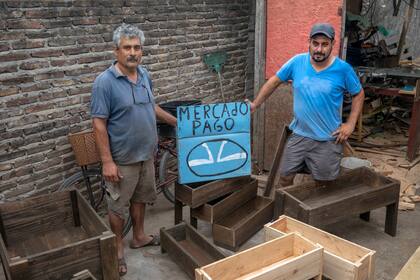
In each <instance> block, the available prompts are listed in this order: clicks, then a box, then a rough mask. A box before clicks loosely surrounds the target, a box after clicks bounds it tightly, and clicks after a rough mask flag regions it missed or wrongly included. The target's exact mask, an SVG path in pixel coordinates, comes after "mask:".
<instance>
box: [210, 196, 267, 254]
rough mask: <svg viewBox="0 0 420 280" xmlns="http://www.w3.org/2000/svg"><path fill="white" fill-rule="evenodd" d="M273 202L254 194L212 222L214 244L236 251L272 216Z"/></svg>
mask: <svg viewBox="0 0 420 280" xmlns="http://www.w3.org/2000/svg"><path fill="white" fill-rule="evenodd" d="M273 211H274V202H273V201H272V200H271V199H268V198H265V197H261V196H256V197H255V198H254V199H251V200H249V201H248V202H246V203H245V204H243V205H242V206H241V207H239V208H238V209H236V210H234V211H233V212H231V213H229V214H226V215H225V216H224V217H223V218H221V219H220V220H218V221H216V222H215V223H214V224H213V241H214V243H215V244H216V245H218V246H220V247H223V248H226V249H229V250H232V251H237V250H238V249H239V246H240V245H242V244H243V243H244V242H245V241H246V240H248V239H249V238H250V237H251V236H252V235H254V234H255V233H256V232H257V231H258V230H260V229H261V228H262V227H263V226H264V224H266V223H267V222H269V221H271V219H272V218H273Z"/></svg>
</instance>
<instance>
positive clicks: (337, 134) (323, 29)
mask: <svg viewBox="0 0 420 280" xmlns="http://www.w3.org/2000/svg"><path fill="white" fill-rule="evenodd" d="M334 36H335V32H334V28H333V27H332V26H331V25H330V24H328V23H319V24H315V25H314V26H313V27H312V29H311V32H310V36H309V53H302V54H298V55H296V56H294V57H293V58H292V59H290V60H289V61H288V62H287V63H286V64H284V65H283V66H282V67H281V68H280V70H279V71H278V72H277V73H276V75H274V76H273V77H271V78H270V79H269V80H268V81H267V82H266V83H265V84H264V85H263V87H262V88H261V89H260V91H259V93H258V96H257V98H256V99H255V100H254V101H253V102H251V111H252V112H253V111H255V109H256V108H258V107H259V106H260V105H261V104H262V103H263V102H264V101H265V100H266V99H267V98H268V97H269V96H270V95H271V94H272V93H273V92H274V90H275V89H276V88H277V87H278V86H279V85H280V84H281V83H286V82H288V81H291V82H292V85H293V113H294V118H293V121H292V122H291V124H290V125H289V128H290V129H291V130H292V131H293V134H292V135H291V136H290V138H289V139H288V142H287V144H286V148H285V151H284V153H283V158H282V160H281V163H280V184H281V185H282V186H283V187H284V186H288V185H291V184H292V183H293V179H294V177H295V175H296V174H297V173H311V174H312V177H313V178H314V179H315V180H317V181H330V180H334V179H335V178H337V176H338V175H339V171H340V160H341V157H342V150H343V147H342V143H343V141H346V140H347V138H348V137H349V136H350V135H351V133H352V132H353V130H354V127H355V125H356V122H357V119H358V116H359V114H360V112H361V110H362V107H363V100H364V91H363V89H362V86H361V84H360V82H359V79H358V77H357V76H356V74H355V72H354V71H353V69H352V67H351V66H350V65H349V64H347V63H346V62H345V61H343V60H341V59H339V58H338V57H335V56H333V55H331V52H332V50H333V47H334V43H335V40H334ZM345 92H348V93H350V94H351V95H352V97H353V98H352V106H351V113H350V116H349V117H348V119H347V122H345V123H342V121H341V119H342V116H341V109H342V103H343V95H344V93H345Z"/></svg>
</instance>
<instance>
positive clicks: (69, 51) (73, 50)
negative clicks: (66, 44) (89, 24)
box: [63, 47, 90, 55]
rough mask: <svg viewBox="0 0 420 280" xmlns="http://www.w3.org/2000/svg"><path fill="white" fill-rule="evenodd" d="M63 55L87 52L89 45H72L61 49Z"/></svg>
mask: <svg viewBox="0 0 420 280" xmlns="http://www.w3.org/2000/svg"><path fill="white" fill-rule="evenodd" d="M63 51H64V54H65V55H74V54H81V53H88V52H89V51H90V48H89V47H74V48H69V49H65V50H63Z"/></svg>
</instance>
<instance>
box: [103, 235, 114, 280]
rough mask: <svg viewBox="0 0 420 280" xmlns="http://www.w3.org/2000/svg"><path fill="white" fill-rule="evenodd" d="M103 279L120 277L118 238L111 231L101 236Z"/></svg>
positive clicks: (110, 279) (109, 279)
mask: <svg viewBox="0 0 420 280" xmlns="http://www.w3.org/2000/svg"><path fill="white" fill-rule="evenodd" d="M99 243H100V250H101V263H102V277H103V278H102V279H103V280H115V279H119V273H118V258H117V238H116V237H115V235H114V234H112V233H111V232H107V233H106V234H104V236H103V237H101V238H100V241H99Z"/></svg>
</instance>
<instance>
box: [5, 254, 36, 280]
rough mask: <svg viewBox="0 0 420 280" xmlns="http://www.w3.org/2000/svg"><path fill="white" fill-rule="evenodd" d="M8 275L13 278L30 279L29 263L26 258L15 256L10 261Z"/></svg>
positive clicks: (17, 279) (19, 279) (18, 279)
mask: <svg viewBox="0 0 420 280" xmlns="http://www.w3.org/2000/svg"><path fill="white" fill-rule="evenodd" d="M9 269H10V275H11V278H10V279H13V280H27V279H31V277H30V276H29V264H28V259H26V258H17V259H16V260H15V261H13V262H11V263H10V268H9Z"/></svg>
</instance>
